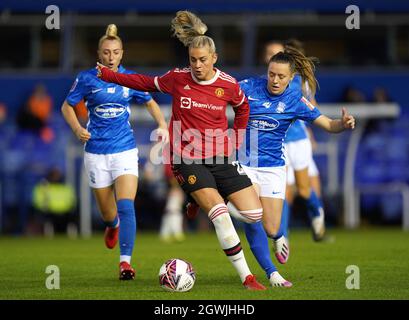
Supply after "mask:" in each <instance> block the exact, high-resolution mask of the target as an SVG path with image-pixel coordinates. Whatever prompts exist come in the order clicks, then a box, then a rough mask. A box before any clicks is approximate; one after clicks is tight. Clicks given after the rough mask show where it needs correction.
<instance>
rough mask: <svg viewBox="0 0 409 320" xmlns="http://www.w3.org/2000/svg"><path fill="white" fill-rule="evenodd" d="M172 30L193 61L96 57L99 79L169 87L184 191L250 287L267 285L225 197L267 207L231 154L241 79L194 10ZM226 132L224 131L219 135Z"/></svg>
mask: <svg viewBox="0 0 409 320" xmlns="http://www.w3.org/2000/svg"><path fill="white" fill-rule="evenodd" d="M172 31H173V34H174V35H175V36H176V37H177V38H178V39H179V40H180V41H181V42H182V43H183V44H184V45H185V46H186V47H188V51H189V62H190V67H188V68H182V69H179V68H176V69H173V70H170V71H168V72H167V73H166V74H164V75H162V76H156V77H149V76H144V75H124V74H120V73H116V72H114V71H112V70H109V69H108V68H106V67H104V66H102V65H98V66H97V68H98V70H99V73H100V77H101V79H103V80H105V81H108V82H114V83H118V84H121V85H125V86H128V87H130V88H134V89H137V90H146V91H159V92H163V93H167V94H170V95H172V117H171V120H170V126H169V131H170V137H171V139H170V140H171V143H170V154H171V164H172V171H173V174H174V175H175V177H176V179H177V181H178V182H179V184H180V186H181V187H182V189H183V190H184V192H185V193H186V194H187V195H189V196H190V197H192V198H193V199H194V200H195V202H196V203H197V204H198V205H199V206H200V208H202V210H203V211H204V212H206V213H207V215H208V217H209V219H210V220H211V222H212V223H213V226H214V228H215V230H216V235H217V238H218V240H219V243H220V246H221V247H222V249H223V250H224V252H225V254H226V256H227V258H228V259H229V260H230V262H231V263H232V265H233V267H234V268H235V269H236V271H237V273H238V274H239V276H240V279H241V282H242V283H243V285H244V287H245V288H247V289H249V290H265V289H266V288H265V287H264V286H263V285H262V284H260V283H258V282H257V280H256V278H255V276H254V275H253V274H252V273H251V272H250V269H249V267H248V265H247V262H246V259H245V256H244V253H243V250H242V247H241V244H240V239H239V236H238V234H237V232H236V230H235V228H234V225H233V223H232V220H231V217H230V215H229V213H228V209H227V206H226V204H225V202H224V198H227V199H228V200H229V201H231V202H232V203H234V205H235V206H236V208H238V210H239V211H241V212H242V214H244V215H247V216H248V217H250V218H251V219H252V221H253V222H255V221H258V220H260V219H261V217H262V214H263V210H262V207H261V204H260V201H259V199H258V197H257V194H256V192H255V190H254V188H253V187H252V183H251V181H250V179H249V178H248V177H247V176H246V175H245V174H244V173H243V172H242V170H241V168H240V167H239V166H238V165H237V164H236V165H233V164H232V163H231V162H230V161H229V155H230V154H231V152H232V149H234V148H237V147H238V145H240V143H241V139H242V134H243V133H244V129H245V128H246V125H247V120H248V115H249V106H248V102H247V99H246V97H245V95H244V93H243V92H242V90H241V89H240V86H239V84H238V83H237V81H236V80H235V79H234V78H233V77H231V76H230V75H228V74H226V73H224V72H222V71H221V70H219V69H217V68H215V67H214V64H215V63H216V61H217V53H216V47H215V44H214V41H213V39H212V38H210V37H208V36H206V35H205V33H206V31H207V26H206V25H205V24H204V23H203V22H202V21H201V20H200V19H199V18H198V17H197V16H196V15H194V14H193V13H191V12H189V11H179V12H177V13H176V16H175V18H174V19H173V20H172ZM228 104H230V105H231V106H232V107H233V110H234V112H235V118H234V135H233V137H230V138H231V140H234V141H233V145H232V143H230V142H229V141H230V139H229V137H227V136H226V135H224V133H226V132H227V129H228V122H227V117H226V107H227V105H228ZM220 137H221V138H220Z"/></svg>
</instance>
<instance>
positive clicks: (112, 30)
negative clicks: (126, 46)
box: [98, 24, 122, 49]
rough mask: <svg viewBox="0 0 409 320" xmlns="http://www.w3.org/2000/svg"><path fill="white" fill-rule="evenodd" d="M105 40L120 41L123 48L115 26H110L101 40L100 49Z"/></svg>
mask: <svg viewBox="0 0 409 320" xmlns="http://www.w3.org/2000/svg"><path fill="white" fill-rule="evenodd" d="M105 40H118V41H119V43H120V44H121V47H122V40H121V38H120V37H118V28H117V27H116V25H115V24H110V25H108V27H107V29H106V31H105V34H104V35H103V36H102V37H101V38H100V39H99V42H98V49H100V48H101V46H102V43H103V42H104V41H105Z"/></svg>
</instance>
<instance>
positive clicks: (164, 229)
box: [159, 212, 171, 237]
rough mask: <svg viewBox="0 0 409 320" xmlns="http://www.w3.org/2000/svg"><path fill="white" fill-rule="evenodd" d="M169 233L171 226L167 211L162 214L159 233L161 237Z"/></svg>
mask: <svg viewBox="0 0 409 320" xmlns="http://www.w3.org/2000/svg"><path fill="white" fill-rule="evenodd" d="M170 234H171V227H170V215H169V213H168V212H166V213H165V214H164V215H163V216H162V220H161V224H160V230H159V235H160V236H161V237H166V236H169V235H170Z"/></svg>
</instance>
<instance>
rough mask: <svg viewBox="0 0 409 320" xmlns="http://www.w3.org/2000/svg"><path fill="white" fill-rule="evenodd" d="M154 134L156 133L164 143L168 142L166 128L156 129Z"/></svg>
mask: <svg viewBox="0 0 409 320" xmlns="http://www.w3.org/2000/svg"><path fill="white" fill-rule="evenodd" d="M156 134H157V135H158V138H159V140H160V141H161V142H162V143H164V144H166V143H168V142H169V131H168V129H166V128H158V129H156Z"/></svg>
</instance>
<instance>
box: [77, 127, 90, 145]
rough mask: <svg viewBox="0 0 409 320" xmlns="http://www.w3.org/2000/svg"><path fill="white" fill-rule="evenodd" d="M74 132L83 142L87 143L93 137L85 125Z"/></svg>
mask: <svg viewBox="0 0 409 320" xmlns="http://www.w3.org/2000/svg"><path fill="white" fill-rule="evenodd" d="M74 133H75V135H76V136H77V138H78V140H80V141H81V142H82V143H85V142H87V141H88V140H89V139H91V133H89V132H88V130H87V129H85V128H83V127H78V128H77V129H76V130H75V131H74Z"/></svg>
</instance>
